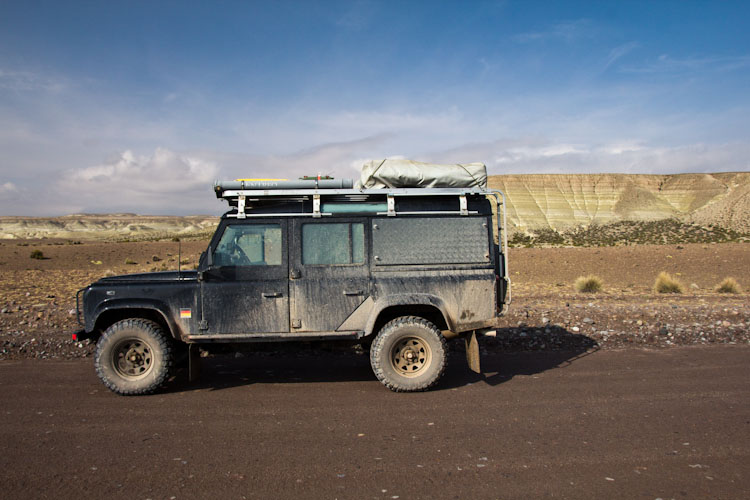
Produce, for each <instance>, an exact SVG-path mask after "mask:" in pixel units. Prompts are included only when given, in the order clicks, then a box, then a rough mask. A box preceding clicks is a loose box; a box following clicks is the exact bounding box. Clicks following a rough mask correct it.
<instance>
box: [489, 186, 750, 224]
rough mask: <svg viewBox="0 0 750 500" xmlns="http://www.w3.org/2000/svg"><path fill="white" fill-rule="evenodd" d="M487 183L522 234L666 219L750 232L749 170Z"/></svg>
mask: <svg viewBox="0 0 750 500" xmlns="http://www.w3.org/2000/svg"><path fill="white" fill-rule="evenodd" d="M489 185H490V187H492V188H497V189H500V190H502V191H503V192H504V193H505V196H506V201H507V205H508V219H509V220H508V222H509V225H510V226H511V227H512V228H515V229H516V230H518V231H521V232H529V231H532V230H539V229H551V230H555V231H558V232H565V231H569V230H571V229H573V228H581V227H583V228H587V227H589V226H591V225H600V226H601V225H607V224H611V223H615V222H620V221H657V220H663V219H677V220H679V221H680V222H682V223H685V224H697V225H703V226H707V225H718V226H721V227H723V228H725V229H732V230H734V231H738V232H742V233H747V232H750V172H729V173H716V174H678V175H635V174H633V175H631V174H592V175H590V174H555V175H552V174H549V175H534V174H529V175H495V176H490V177H489Z"/></svg>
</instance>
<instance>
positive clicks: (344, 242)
mask: <svg viewBox="0 0 750 500" xmlns="http://www.w3.org/2000/svg"><path fill="white" fill-rule="evenodd" d="M364 262H365V227H364V224H362V223H359V222H355V223H330V224H329V223H323V224H303V225H302V264H307V265H345V264H364Z"/></svg>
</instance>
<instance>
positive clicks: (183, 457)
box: [0, 345, 750, 499]
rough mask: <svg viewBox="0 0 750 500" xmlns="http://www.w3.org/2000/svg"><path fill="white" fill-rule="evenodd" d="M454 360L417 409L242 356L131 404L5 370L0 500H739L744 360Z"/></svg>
mask: <svg viewBox="0 0 750 500" xmlns="http://www.w3.org/2000/svg"><path fill="white" fill-rule="evenodd" d="M458 355H459V353H454V356H453V357H454V359H452V360H451V362H452V364H453V366H452V367H451V368H450V369H449V370H448V372H447V374H446V377H445V378H444V379H443V380H442V381H441V383H440V385H439V386H438V387H437V389H436V390H434V391H431V392H427V393H417V394H395V393H391V392H389V391H388V390H386V389H385V388H384V387H383V386H381V385H380V384H379V383H378V382H377V381H376V380H375V379H374V377H373V375H372V373H371V371H370V368H369V365H368V361H367V358H366V356H355V355H351V354H337V353H321V354H320V355H319V356H315V357H313V356H303V355H290V356H285V357H279V356H273V355H269V354H268V353H257V354H248V355H246V356H245V357H243V358H236V359H235V358H230V357H213V358H207V359H206V360H205V366H204V376H203V378H202V379H201V381H200V382H199V383H197V384H194V385H189V384H187V383H186V382H185V381H184V380H182V379H181V378H178V379H177V380H175V381H174V382H173V383H171V384H170V385H169V388H168V390H167V391H166V392H162V393H159V394H156V395H153V396H144V397H131V398H126V397H119V396H115V395H114V394H112V393H110V392H108V391H107V390H106V389H105V388H104V387H103V386H102V385H101V384H100V383H99V381H98V380H97V378H96V376H95V375H94V370H93V366H92V362H91V359H84V360H68V361H62V360H46V361H41V360H31V359H24V360H6V361H2V362H0V390H1V391H2V394H3V398H2V401H3V402H2V407H1V408H2V410H1V411H0V415H2V418H3V420H2V426H1V427H0V450H1V452H0V485H2V492H1V493H0V497H3V498H105V497H106V498H135V499H139V498H141V499H146V498H153V499H157V498H165V499H169V498H175V499H183V498H222V499H223V498H227V499H232V498H237V499H241V498H330V499H334V498H342V499H343V498H357V499H360V498H385V499H396V498H400V499H411V498H528V497H541V496H553V497H559V498H650V499H654V498H683V497H684V498H696V497H702V498H748V497H750V347H748V346H746V345H734V346H731V345H727V346H720V345H713V346H704V347H701V346H693V347H673V348H671V349H636V348H630V349H625V350H617V349H613V350H600V351H595V352H591V353H588V354H587V353H582V352H578V353H571V352H563V351H557V352H555V351H537V352H514V353H505V354H502V353H490V354H489V355H486V356H484V358H483V369H484V374H483V375H481V376H478V375H473V374H472V373H471V372H469V371H468V370H467V369H466V368H465V367H464V366H463V363H462V362H461V360H460V359H459V358H458Z"/></svg>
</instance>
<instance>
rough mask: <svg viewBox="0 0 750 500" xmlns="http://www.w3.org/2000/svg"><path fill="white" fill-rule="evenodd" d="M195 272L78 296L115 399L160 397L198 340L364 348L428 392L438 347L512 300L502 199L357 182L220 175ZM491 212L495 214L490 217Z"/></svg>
mask: <svg viewBox="0 0 750 500" xmlns="http://www.w3.org/2000/svg"><path fill="white" fill-rule="evenodd" d="M214 191H215V194H216V196H217V197H218V198H220V199H223V200H226V201H227V202H228V203H229V206H230V210H229V211H228V212H226V213H225V214H224V215H223V216H222V217H221V220H220V223H219V225H218V227H217V229H216V232H215V234H214V235H213V237H212V239H211V241H210V243H209V244H208V248H207V249H206V251H205V252H204V253H203V254H202V256H201V259H200V262H199V264H198V266H197V269H195V270H190V271H171V272H155V273H144V274H132V275H124V276H114V277H107V278H102V279H100V280H99V281H97V282H95V283H93V284H91V285H89V286H87V287H86V288H84V289H82V290H80V291H79V292H78V295H77V296H76V302H77V310H78V316H79V321H80V322H81V324H82V326H83V329H82V330H80V331H78V332H76V333H75V334H73V336H74V338H75V339H83V338H91V339H93V340H97V347H96V354H95V365H96V371H97V374H98V376H99V377H100V379H101V380H102V382H103V383H104V385H106V386H107V387H108V388H109V389H110V390H112V391H114V392H116V393H118V394H126V395H127V394H147V393H151V392H153V391H155V390H157V389H158V388H159V387H160V386H162V385H163V384H164V383H165V381H166V380H167V379H168V378H169V376H170V374H171V373H173V370H174V369H175V367H176V362H177V361H176V360H177V357H178V356H177V354H178V352H181V351H184V352H187V353H189V354H188V356H187V359H188V360H189V365H190V367H189V373H190V374H191V377H192V376H193V374H194V373H195V366H197V362H198V361H199V355H198V353H199V351H198V348H199V346H202V345H205V344H207V343H246V342H264V341H294V340H304V341H311V340H335V339H349V340H360V341H362V342H363V343H364V344H366V345H369V346H370V361H371V365H372V369H373V371H374V373H375V375H376V377H377V378H378V379H379V380H380V381H381V382H382V383H383V384H384V385H385V386H386V387H388V388H389V389H391V390H394V391H420V390H425V389H428V388H430V387H432V386H433V385H434V384H435V383H436V382H437V381H438V379H439V378H440V377H441V375H442V374H443V372H444V370H445V367H446V360H447V347H446V341H447V340H449V339H451V338H455V337H462V338H464V339H465V342H466V347H467V357H468V359H469V363H470V366H471V367H472V368H473V369H475V370H476V371H478V370H479V351H478V347H477V336H478V335H480V334H483V333H488V332H491V330H492V329H493V327H494V326H495V321H496V318H497V317H498V316H500V315H501V314H502V313H503V312H504V310H505V308H506V307H507V305H508V304H509V302H510V297H509V295H510V290H509V288H510V281H509V279H508V270H507V239H506V238H505V232H504V206H503V197H502V193H500V192H497V191H488V190H487V189H486V188H483V187H478V186H472V187H460V188H421V187H417V188H411V187H407V188H385V189H364V188H353V187H352V183H351V181H346V180H300V181H287V182H283V181H253V180H245V181H242V180H240V181H227V182H217V183H216V184H215V186H214ZM493 208H495V211H494V212H493Z"/></svg>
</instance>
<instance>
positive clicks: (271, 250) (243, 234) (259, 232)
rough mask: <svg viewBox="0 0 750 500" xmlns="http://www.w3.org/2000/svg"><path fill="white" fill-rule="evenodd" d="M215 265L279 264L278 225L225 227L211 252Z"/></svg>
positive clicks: (236, 225) (279, 232) (279, 242)
mask: <svg viewBox="0 0 750 500" xmlns="http://www.w3.org/2000/svg"><path fill="white" fill-rule="evenodd" d="M214 264H215V265H216V266H219V267H222V266H279V265H281V226H280V225H279V224H235V225H232V226H227V228H226V229H225V230H224V234H223V235H222V236H221V240H220V241H219V244H218V245H217V246H216V250H215V251H214Z"/></svg>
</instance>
